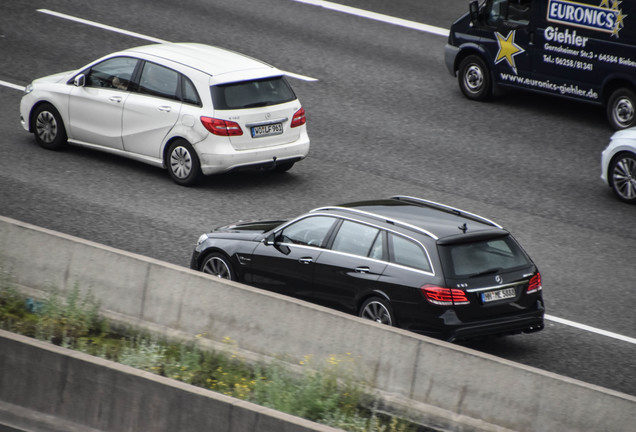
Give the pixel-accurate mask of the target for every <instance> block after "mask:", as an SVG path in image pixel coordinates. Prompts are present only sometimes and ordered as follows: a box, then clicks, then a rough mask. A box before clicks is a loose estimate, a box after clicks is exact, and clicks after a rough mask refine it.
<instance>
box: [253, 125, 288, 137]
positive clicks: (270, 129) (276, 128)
mask: <svg viewBox="0 0 636 432" xmlns="http://www.w3.org/2000/svg"><path fill="white" fill-rule="evenodd" d="M282 133H283V124H282V123H272V124H266V125H261V126H254V127H252V138H260V137H266V136H272V135H280V134H282Z"/></svg>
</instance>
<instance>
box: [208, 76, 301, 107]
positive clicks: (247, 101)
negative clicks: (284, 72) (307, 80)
mask: <svg viewBox="0 0 636 432" xmlns="http://www.w3.org/2000/svg"><path fill="white" fill-rule="evenodd" d="M210 89H211V91H212V101H213V102H214V108H216V109H219V110H233V109H244V108H256V107H263V106H269V105H278V104H281V103H285V102H291V101H293V100H295V99H296V95H295V94H294V91H293V90H292V88H291V87H290V86H289V84H288V83H287V80H285V78H284V77H282V76H281V77H274V78H264V79H259V80H252V81H239V82H234V83H229V84H219V85H214V86H211V87H210Z"/></svg>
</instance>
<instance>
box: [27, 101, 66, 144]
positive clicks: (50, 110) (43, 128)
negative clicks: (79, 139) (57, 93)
mask: <svg viewBox="0 0 636 432" xmlns="http://www.w3.org/2000/svg"><path fill="white" fill-rule="evenodd" d="M32 119H33V124H32V129H33V132H34V133H35V140H36V141H37V143H38V144H40V146H42V147H44V148H46V149H49V150H58V149H60V148H62V146H63V145H64V144H66V130H65V129H64V124H63V123H62V118H61V117H60V115H59V114H58V112H57V110H56V109H55V108H54V107H53V106H52V105H50V104H48V103H44V104H41V105H39V106H38V107H36V108H35V110H34V112H33V117H32Z"/></svg>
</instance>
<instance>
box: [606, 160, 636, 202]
mask: <svg viewBox="0 0 636 432" xmlns="http://www.w3.org/2000/svg"><path fill="white" fill-rule="evenodd" d="M610 176H611V183H612V189H614V192H615V193H616V195H617V196H618V197H619V198H620V199H621V200H623V201H625V202H630V203H636V155H633V154H630V153H621V154H619V155H618V157H617V158H616V159H615V160H614V161H613V162H612V165H611V167H610Z"/></svg>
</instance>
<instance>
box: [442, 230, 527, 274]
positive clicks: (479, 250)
mask: <svg viewBox="0 0 636 432" xmlns="http://www.w3.org/2000/svg"><path fill="white" fill-rule="evenodd" d="M439 250H440V255H441V258H442V263H443V266H444V270H445V273H446V275H447V276H448V277H450V278H453V279H459V278H471V277H478V276H483V275H486V274H489V273H502V272H506V271H510V270H515V269H519V268H522V267H527V266H530V265H532V262H531V261H530V259H529V258H528V256H527V255H526V254H525V252H524V251H523V250H522V249H521V247H520V246H519V245H518V244H517V242H516V241H515V240H514V239H513V238H512V237H510V236H506V237H499V238H494V239H487V240H480V241H476V242H470V243H456V244H448V245H439Z"/></svg>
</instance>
